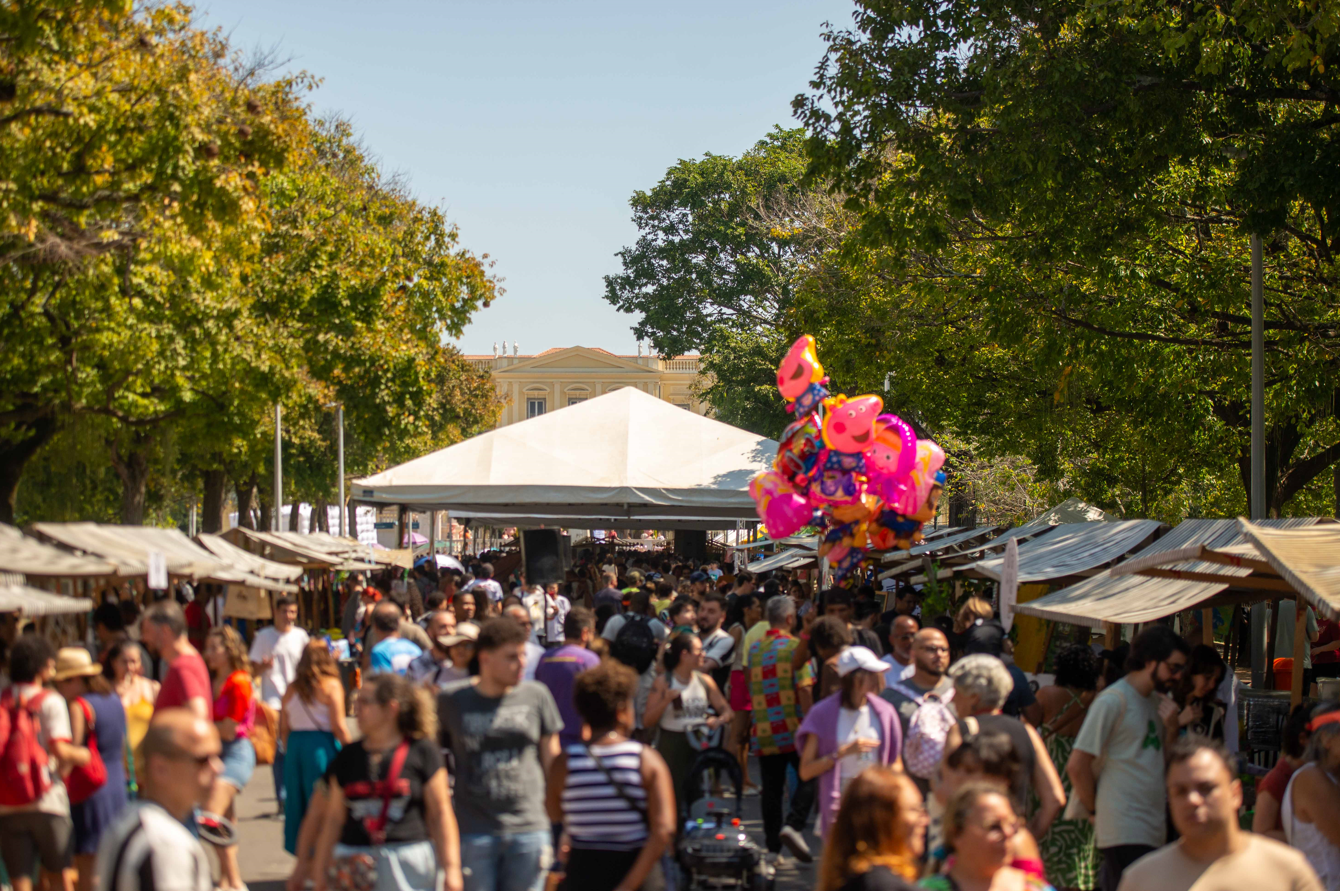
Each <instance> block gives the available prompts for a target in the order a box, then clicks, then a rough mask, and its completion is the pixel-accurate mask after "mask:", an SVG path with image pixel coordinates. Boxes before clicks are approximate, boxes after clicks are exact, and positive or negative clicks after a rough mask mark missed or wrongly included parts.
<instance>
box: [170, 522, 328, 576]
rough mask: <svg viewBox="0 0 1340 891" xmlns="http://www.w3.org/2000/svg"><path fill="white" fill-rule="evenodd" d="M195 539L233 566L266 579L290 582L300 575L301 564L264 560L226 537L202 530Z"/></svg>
mask: <svg viewBox="0 0 1340 891" xmlns="http://www.w3.org/2000/svg"><path fill="white" fill-rule="evenodd" d="M195 540H196V541H197V542H199V543H200V546H201V547H203V548H204V549H205V550H207V551H209V552H210V553H211V554H213V555H214V556H216V557H218V558H219V559H220V560H224V561H226V562H228V563H229V564H231V565H232V566H233V567H234V568H237V569H245V570H246V571H247V572H250V573H251V574H252V575H258V576H261V577H262V578H267V579H278V580H279V581H281V582H291V581H294V580H296V579H297V578H298V577H299V576H301V575H302V567H301V566H293V565H292V564H289V563H276V562H275V561H274V560H266V559H265V558H264V557H261V556H258V555H256V554H253V553H251V552H250V551H244V550H242V549H241V548H239V547H238V546H237V545H235V544H233V543H232V542H230V541H228V539H226V538H222V537H220V536H218V535H211V534H210V533H208V532H202V533H200V534H199V535H197V536H196V537H195Z"/></svg>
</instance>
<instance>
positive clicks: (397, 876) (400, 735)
mask: <svg viewBox="0 0 1340 891" xmlns="http://www.w3.org/2000/svg"><path fill="white" fill-rule="evenodd" d="M357 706H358V708H357V711H358V729H359V730H360V731H361V732H362V735H363V736H362V739H360V740H359V741H358V742H355V743H351V744H349V745H347V746H345V747H344V748H342V749H340V751H339V754H337V755H336V756H335V760H334V761H332V762H331V764H330V769H329V771H327V774H326V776H327V779H328V781H329V782H328V784H327V789H326V802H325V819H324V822H323V824H322V826H321V832H320V836H319V840H318V842H317V844H316V854H315V859H314V862H313V864H312V868H311V869H310V870H309V871H308V873H309V874H310V876H311V879H312V888H313V891H326V889H327V888H328V887H329V883H330V875H329V874H330V871H331V870H332V869H334V870H336V871H337V872H341V873H343V872H346V871H350V870H353V871H361V870H364V869H367V870H375V872H376V884H375V889H376V891H434V889H435V888H436V886H437V873H438V870H441V871H443V872H444V873H446V882H445V887H446V888H448V889H459V888H460V887H461V883H462V879H461V839H460V833H459V832H458V830H457V828H456V815H455V813H454V812H453V811H452V809H451V794H450V792H448V790H447V771H446V769H445V768H444V767H443V766H442V752H441V749H439V748H438V742H437V739H436V737H437V715H436V713H435V712H434V710H433V701H432V699H431V698H430V697H429V694H428V691H427V690H425V689H423V688H421V687H416V686H415V685H414V684H413V683H411V682H410V681H409V680H407V679H405V678H403V677H401V676H400V675H397V674H379V675H376V676H375V677H373V678H371V679H370V681H369V683H368V684H367V685H366V686H365V687H363V689H362V690H359V691H358V698H357ZM392 773H394V774H395V776H392ZM384 794H389V795H394V796H395V798H394V799H392V800H393V801H394V802H395V806H394V807H389V808H385V813H386V820H385V822H384V823H383V822H382V821H381V819H380V814H381V813H382V812H383V806H382V804H381V802H382V800H383V795H384ZM369 813H371V814H373V815H374V816H372V817H369V818H367V819H364V817H365V815H367V814H369Z"/></svg>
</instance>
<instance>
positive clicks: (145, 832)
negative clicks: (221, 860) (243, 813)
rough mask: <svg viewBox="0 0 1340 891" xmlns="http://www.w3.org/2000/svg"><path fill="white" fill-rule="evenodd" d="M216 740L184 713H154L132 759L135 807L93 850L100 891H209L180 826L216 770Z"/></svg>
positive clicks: (204, 724)
mask: <svg viewBox="0 0 1340 891" xmlns="http://www.w3.org/2000/svg"><path fill="white" fill-rule="evenodd" d="M220 751H221V749H220V746H219V733H218V731H217V730H215V729H214V725H213V724H212V723H210V722H209V721H206V720H204V719H202V718H199V717H197V716H195V715H193V714H191V713H190V712H188V711H187V710H185V709H180V708H172V709H167V710H163V711H157V712H155V713H154V717H153V720H152V721H150V722H149V731H148V733H146V734H145V735H144V742H143V743H142V744H141V748H140V752H139V757H140V759H141V763H142V766H143V772H144V782H143V784H142V785H141V786H140V794H139V799H138V800H137V801H133V802H131V803H130V805H129V806H128V807H127V808H126V809H125V810H124V811H122V812H121V814H120V816H119V817H118V818H117V819H116V821H115V822H114V823H112V825H111V826H109V827H108V828H107V830H106V831H105V832H104V833H103V835H102V841H101V842H100V843H99V845H98V887H99V888H100V889H102V891H210V889H211V888H213V887H214V882H213V879H212V878H211V875H210V866H209V859H208V858H207V857H206V855H205V849H204V848H203V847H202V846H201V844H200V841H199V840H198V839H196V838H194V837H192V835H191V833H190V831H189V830H187V828H186V826H185V825H184V822H185V821H186V820H187V819H189V818H190V816H191V812H192V811H193V810H194V809H195V807H196V806H197V805H199V804H203V803H204V801H205V799H206V798H207V797H208V795H209V790H210V787H211V786H212V785H213V784H214V780H215V779H216V778H217V777H218V775H219V773H220V772H221V771H222V770H223V763H222V762H221V761H220V760H219V753H220Z"/></svg>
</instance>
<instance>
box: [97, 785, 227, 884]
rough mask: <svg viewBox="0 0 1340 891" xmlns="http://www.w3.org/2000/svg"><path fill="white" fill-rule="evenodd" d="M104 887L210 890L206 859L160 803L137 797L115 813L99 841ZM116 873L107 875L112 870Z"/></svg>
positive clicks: (100, 865) (194, 839)
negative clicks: (114, 817) (136, 799)
mask: <svg viewBox="0 0 1340 891" xmlns="http://www.w3.org/2000/svg"><path fill="white" fill-rule="evenodd" d="M97 864H98V876H99V878H98V887H99V888H101V889H103V891H210V889H212V888H213V887H214V880H213V878H212V874H211V872H210V867H209V858H208V857H207V856H206V855H205V849H204V848H202V847H201V846H200V842H199V840H198V839H196V838H193V837H192V836H191V833H190V831H189V830H187V828H186V827H185V826H184V825H183V824H182V822H181V821H180V820H178V819H177V818H176V817H174V816H172V815H171V814H169V813H168V812H167V811H166V810H164V809H163V808H162V806H160V805H158V804H155V803H154V802H152V801H147V800H145V799H140V800H139V801H132V802H130V804H129V805H127V806H126V808H125V809H124V810H123V811H121V813H120V814H118V815H117V817H116V819H115V820H114V821H113V822H112V824H111V825H110V826H108V827H107V829H106V831H105V832H103V834H102V839H101V841H100V842H99V843H98V860H97ZM113 869H115V870H116V875H112V870H113Z"/></svg>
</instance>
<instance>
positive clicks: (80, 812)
mask: <svg viewBox="0 0 1340 891" xmlns="http://www.w3.org/2000/svg"><path fill="white" fill-rule="evenodd" d="M52 680H54V681H55V683H56V690H57V691H59V692H60V695H61V696H62V697H64V698H65V702H66V703H67V704H68V707H69V709H70V735H71V741H72V742H73V744H74V745H76V746H88V744H89V741H90V740H91V741H93V742H94V743H96V745H97V749H98V751H99V752H105V753H107V754H106V755H105V756H104V757H103V762H104V764H105V765H106V769H107V781H106V782H104V783H103V784H102V786H100V787H99V788H98V789H97V790H96V791H94V792H93V794H92V795H90V796H88V797H87V798H84V799H83V800H81V801H78V802H71V804H70V818H71V820H73V822H74V865H75V869H77V870H78V871H79V883H78V885H77V886H76V887H77V888H78V889H79V891H91V889H92V888H93V880H94V878H95V877H96V870H95V868H94V859H95V858H96V856H97V853H98V842H99V841H100V840H101V839H102V833H103V830H105V829H106V828H107V827H108V826H110V825H111V824H112V823H113V822H114V821H115V820H116V818H117V817H118V816H120V814H121V811H122V809H123V808H125V806H126V803H127V802H128V801H129V800H130V796H129V795H128V793H127V790H126V767H125V761H124V759H122V758H121V757H120V755H121V753H122V752H123V751H125V745H126V710H125V708H123V707H122V705H121V697H120V696H118V695H117V694H116V692H115V691H114V690H113V689H112V685H111V682H110V681H108V680H107V679H106V678H104V677H103V676H102V666H101V665H99V664H98V663H96V662H94V661H93V657H92V656H90V655H89V652H88V650H86V649H84V648H83V647H62V648H61V649H60V651H59V652H57V653H56V671H55V674H54V675H52Z"/></svg>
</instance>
